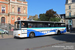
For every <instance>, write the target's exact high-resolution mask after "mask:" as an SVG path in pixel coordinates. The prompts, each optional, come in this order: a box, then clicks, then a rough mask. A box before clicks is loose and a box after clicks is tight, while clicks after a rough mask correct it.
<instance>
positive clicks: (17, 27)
mask: <svg viewBox="0 0 75 50" xmlns="http://www.w3.org/2000/svg"><path fill="white" fill-rule="evenodd" d="M14 25H15V29H20V25H21V24H20V22H19V21H18V22H15V24H14Z"/></svg>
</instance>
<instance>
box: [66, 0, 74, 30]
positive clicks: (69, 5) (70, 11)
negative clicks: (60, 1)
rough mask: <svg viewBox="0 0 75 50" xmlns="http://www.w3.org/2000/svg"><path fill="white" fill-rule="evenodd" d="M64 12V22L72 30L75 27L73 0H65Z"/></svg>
mask: <svg viewBox="0 0 75 50" xmlns="http://www.w3.org/2000/svg"><path fill="white" fill-rule="evenodd" d="M65 12H66V16H65V19H66V21H65V23H66V24H67V25H68V27H69V28H70V29H71V28H72V30H73V29H74V28H75V0H66V4H65Z"/></svg>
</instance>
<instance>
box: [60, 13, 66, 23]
mask: <svg viewBox="0 0 75 50" xmlns="http://www.w3.org/2000/svg"><path fill="white" fill-rule="evenodd" d="M59 17H60V18H61V20H60V22H62V23H65V14H60V15H59Z"/></svg>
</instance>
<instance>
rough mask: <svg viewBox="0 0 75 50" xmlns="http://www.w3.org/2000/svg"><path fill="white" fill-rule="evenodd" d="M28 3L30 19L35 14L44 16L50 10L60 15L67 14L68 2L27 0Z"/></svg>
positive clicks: (59, 0) (64, 0) (62, 0)
mask: <svg viewBox="0 0 75 50" xmlns="http://www.w3.org/2000/svg"><path fill="white" fill-rule="evenodd" d="M26 1H27V2H28V17H29V15H31V16H34V15H35V14H37V15H39V14H43V13H45V12H46V11H47V10H49V9H53V10H54V11H56V12H57V13H58V14H63V13H65V2H66V0H26Z"/></svg>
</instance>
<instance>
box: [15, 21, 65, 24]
mask: <svg viewBox="0 0 75 50" xmlns="http://www.w3.org/2000/svg"><path fill="white" fill-rule="evenodd" d="M18 21H23V22H24V21H25V20H18ZM18 21H15V22H18ZM25 22H32V23H36V22H37V23H38V22H40V23H58V24H65V23H62V22H53V21H25Z"/></svg>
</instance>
